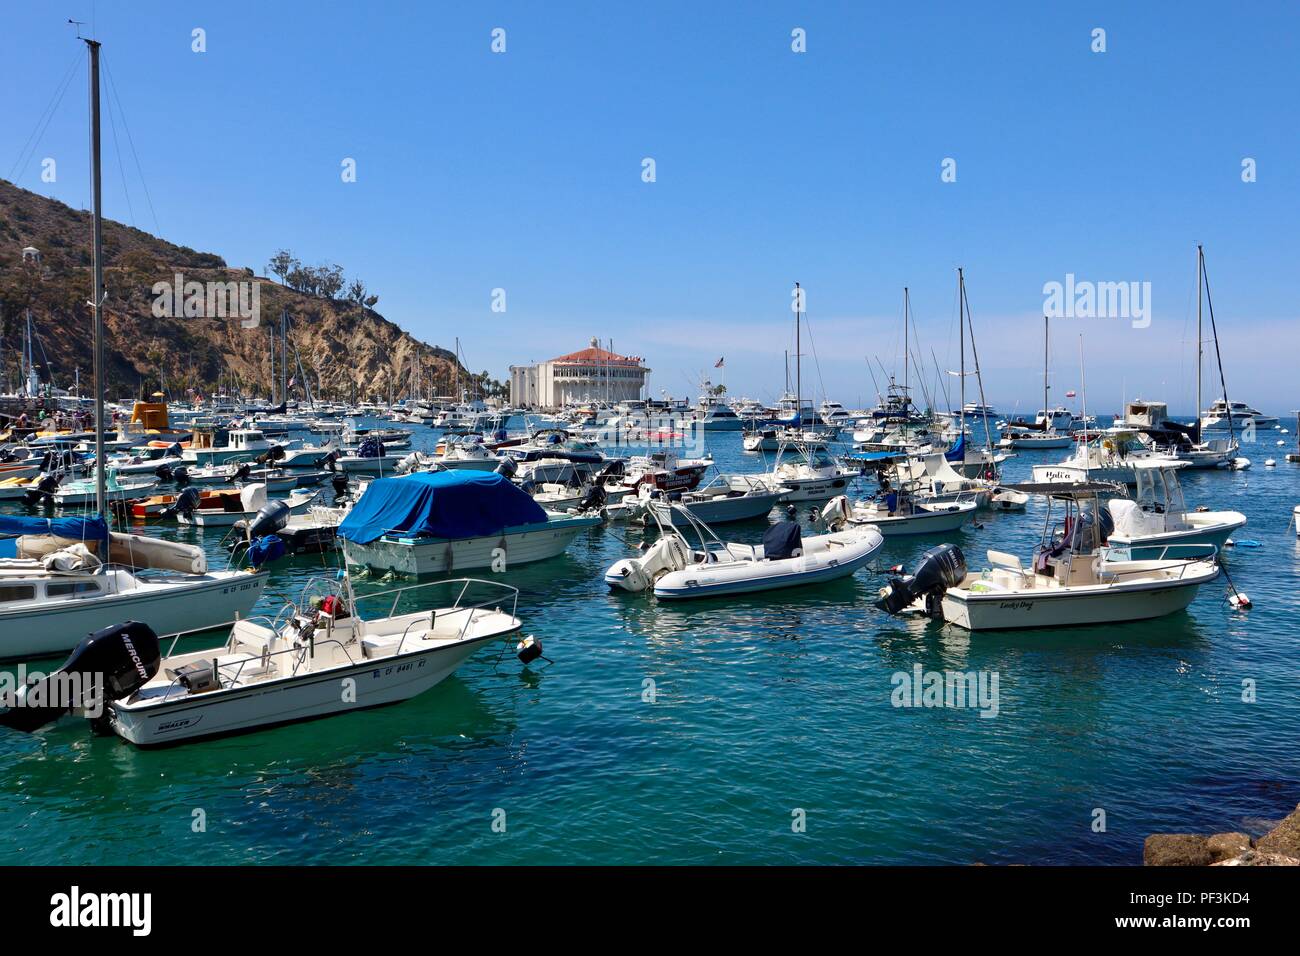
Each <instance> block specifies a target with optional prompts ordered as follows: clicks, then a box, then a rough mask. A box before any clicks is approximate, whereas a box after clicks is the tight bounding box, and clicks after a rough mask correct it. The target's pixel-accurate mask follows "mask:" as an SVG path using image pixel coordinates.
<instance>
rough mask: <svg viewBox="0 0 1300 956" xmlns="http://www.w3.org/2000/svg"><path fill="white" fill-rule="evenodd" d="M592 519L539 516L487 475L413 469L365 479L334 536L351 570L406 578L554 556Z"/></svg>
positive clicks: (506, 483) (530, 503) (503, 482)
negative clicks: (365, 484) (391, 573)
mask: <svg viewBox="0 0 1300 956" xmlns="http://www.w3.org/2000/svg"><path fill="white" fill-rule="evenodd" d="M600 520H601V519H600V518H599V517H595V516H588V515H567V514H556V513H554V512H550V511H546V510H545V509H544V508H542V507H541V506H540V505H539V504H537V502H535V501H534V500H533V499H532V498H531V497H530V496H529V495H528V494H527V493H526V492H524V491H523V490H522V489H520V488H519V487H518V486H516V485H514V484H513V483H512V482H511V481H510V480H509V479H508V478H506V477H505V476H504V475H500V474H497V473H495V472H479V471H442V472H419V473H417V474H413V475H404V476H401V477H398V478H381V479H379V480H378V481H375V482H372V483H371V484H370V486H369V487H368V488H367V489H366V492H365V494H363V495H362V496H361V499H360V500H359V501H358V502H357V503H356V504H355V505H354V506H353V507H352V510H351V511H350V512H349V513H348V516H347V517H346V518H345V519H344V520H343V522H342V523H341V524H340V525H339V529H338V536H339V538H341V539H342V540H343V554H344V557H345V558H346V560H347V563H348V565H349V566H352V567H355V566H361V567H365V568H368V569H371V570H375V571H394V572H397V573H399V574H406V575H412V576H418V575H423V574H437V573H440V572H443V571H451V570H456V571H463V570H466V569H469V568H490V569H492V570H494V571H504V570H506V568H507V567H509V566H510V565H512V564H525V563H527V562H530V561H541V560H544V559H546V558H551V557H554V556H555V555H557V554H559V553H561V552H562V551H564V550H565V548H567V547H568V546H569V543H570V542H571V541H572V540H573V539H574V538H575V537H576V536H577V534H578V533H579V532H580V531H582V530H584V529H586V528H590V527H592V526H594V525H597V524H599V523H600Z"/></svg>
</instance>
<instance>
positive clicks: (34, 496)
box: [23, 475, 59, 505]
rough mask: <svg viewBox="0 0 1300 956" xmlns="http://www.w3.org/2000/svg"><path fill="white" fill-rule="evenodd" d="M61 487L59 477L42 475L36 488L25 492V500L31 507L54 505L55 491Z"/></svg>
mask: <svg viewBox="0 0 1300 956" xmlns="http://www.w3.org/2000/svg"><path fill="white" fill-rule="evenodd" d="M57 487H59V478H58V476H57V475H42V476H41V477H40V478H39V479H37V481H36V484H35V486H33V487H31V488H28V489H27V490H26V491H25V492H23V500H24V501H26V502H27V503H28V504H29V505H39V504H52V503H53V501H54V498H53V497H52V495H53V492H54V489H55V488H57Z"/></svg>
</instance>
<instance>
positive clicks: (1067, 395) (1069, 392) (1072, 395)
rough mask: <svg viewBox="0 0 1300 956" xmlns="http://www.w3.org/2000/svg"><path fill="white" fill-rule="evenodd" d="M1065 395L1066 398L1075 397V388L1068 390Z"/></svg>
mask: <svg viewBox="0 0 1300 956" xmlns="http://www.w3.org/2000/svg"><path fill="white" fill-rule="evenodd" d="M1065 397H1066V398H1074V389H1070V390H1069V391H1068V392H1066V393H1065Z"/></svg>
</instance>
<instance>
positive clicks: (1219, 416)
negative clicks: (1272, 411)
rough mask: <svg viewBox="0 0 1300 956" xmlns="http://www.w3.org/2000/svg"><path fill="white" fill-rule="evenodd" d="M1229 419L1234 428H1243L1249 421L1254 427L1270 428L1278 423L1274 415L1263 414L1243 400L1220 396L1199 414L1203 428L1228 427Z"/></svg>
mask: <svg viewBox="0 0 1300 956" xmlns="http://www.w3.org/2000/svg"><path fill="white" fill-rule="evenodd" d="M1229 421H1231V427H1232V428H1234V429H1240V428H1245V427H1246V426H1247V425H1248V424H1250V423H1254V426H1255V427H1256V428H1272V427H1274V426H1275V425H1277V423H1278V422H1277V418H1276V417H1275V416H1273V415H1265V414H1264V413H1263V412H1261V411H1259V410H1258V409H1256V408H1251V407H1250V406H1249V405H1247V404H1246V403H1245V402H1225V401H1224V400H1223V399H1221V398H1220V399H1218V400H1217V401H1216V402H1215V403H1214V404H1213V405H1211V406H1210V407H1209V408H1207V409H1206V410H1205V411H1204V412H1203V413H1202V414H1201V427H1202V428H1204V429H1211V428H1228V427H1229Z"/></svg>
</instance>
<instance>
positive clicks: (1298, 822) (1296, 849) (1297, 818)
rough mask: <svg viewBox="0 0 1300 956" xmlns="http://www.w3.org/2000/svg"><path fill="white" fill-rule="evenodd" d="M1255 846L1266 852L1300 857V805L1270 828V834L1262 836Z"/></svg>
mask: <svg viewBox="0 0 1300 956" xmlns="http://www.w3.org/2000/svg"><path fill="white" fill-rule="evenodd" d="M1255 847H1256V848H1257V849H1259V850H1260V851H1262V852H1265V853H1280V854H1282V855H1283V856H1291V857H1300V806H1298V807H1296V808H1295V809H1294V810H1292V811H1291V815H1290V816H1288V817H1287V818H1286V819H1285V820H1283V821H1282V822H1281V823H1279V824H1278V825H1277V826H1275V827H1274V828H1273V829H1272V830H1270V831H1269V833H1268V836H1263V837H1260V838H1259V839H1258V840H1257V841H1256V842H1255Z"/></svg>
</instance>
